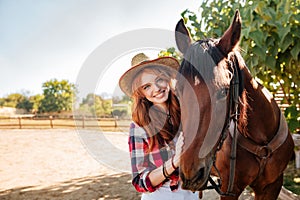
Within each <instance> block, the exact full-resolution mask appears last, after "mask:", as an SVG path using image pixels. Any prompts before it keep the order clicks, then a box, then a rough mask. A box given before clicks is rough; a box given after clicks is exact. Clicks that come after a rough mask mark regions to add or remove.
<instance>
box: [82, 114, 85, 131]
mask: <svg viewBox="0 0 300 200" xmlns="http://www.w3.org/2000/svg"><path fill="white" fill-rule="evenodd" d="M84 126H85V124H84V115H82V128H84Z"/></svg>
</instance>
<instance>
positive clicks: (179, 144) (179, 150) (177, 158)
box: [173, 132, 184, 168]
mask: <svg viewBox="0 0 300 200" xmlns="http://www.w3.org/2000/svg"><path fill="white" fill-rule="evenodd" d="M183 144H184V137H183V133H182V132H180V133H179V137H178V139H177V142H176V148H175V155H174V159H173V164H174V166H175V167H176V168H177V167H179V164H180V156H181V154H182V147H183Z"/></svg>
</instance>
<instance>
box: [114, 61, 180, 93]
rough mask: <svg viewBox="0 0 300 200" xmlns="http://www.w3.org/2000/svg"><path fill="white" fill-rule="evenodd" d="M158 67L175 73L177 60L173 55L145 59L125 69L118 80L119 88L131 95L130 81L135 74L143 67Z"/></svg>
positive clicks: (177, 66)
mask: <svg viewBox="0 0 300 200" xmlns="http://www.w3.org/2000/svg"><path fill="white" fill-rule="evenodd" d="M154 66H155V67H160V68H162V69H164V70H165V71H167V72H169V73H170V74H171V75H174V77H175V75H176V73H177V72H178V69H179V66H180V65H179V62H178V61H177V60H176V59H175V58H173V57H161V58H157V59H154V60H147V61H144V62H142V63H140V64H138V65H135V66H133V67H131V68H130V69H129V70H127V71H126V72H125V73H124V74H123V75H122V76H121V78H120V80H119V86H120V88H121V90H122V91H123V92H124V93H125V94H126V95H127V96H129V97H131V96H132V93H133V92H132V83H133V81H134V79H135V77H136V75H137V74H138V73H139V72H140V71H142V70H143V69H145V68H149V67H154Z"/></svg>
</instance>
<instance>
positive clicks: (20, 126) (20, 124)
mask: <svg viewBox="0 0 300 200" xmlns="http://www.w3.org/2000/svg"><path fill="white" fill-rule="evenodd" d="M18 119H19V128H20V129H22V123H21V119H22V118H21V117H18Z"/></svg>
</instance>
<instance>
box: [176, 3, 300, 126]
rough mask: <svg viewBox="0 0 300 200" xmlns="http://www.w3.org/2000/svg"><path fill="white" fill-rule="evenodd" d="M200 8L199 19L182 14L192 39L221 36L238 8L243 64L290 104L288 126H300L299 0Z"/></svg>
mask: <svg viewBox="0 0 300 200" xmlns="http://www.w3.org/2000/svg"><path fill="white" fill-rule="evenodd" d="M200 9H201V11H202V12H201V20H199V19H198V17H197V15H196V13H193V12H191V11H189V10H186V11H184V12H183V13H182V17H183V18H184V20H185V22H186V24H187V25H188V28H189V30H190V32H191V35H192V36H193V38H194V39H195V40H199V39H203V38H210V37H214V38H218V37H220V36H221V35H222V34H223V33H224V31H225V30H226V29H227V27H228V26H229V25H230V22H231V20H232V19H231V18H232V16H234V12H235V10H236V9H239V10H240V13H241V16H242V19H243V26H242V37H241V42H240V46H241V49H242V54H243V57H244V58H245V61H246V64H247V66H248V67H249V69H250V71H251V73H252V75H254V76H255V77H257V78H258V79H259V80H260V82H261V83H262V84H263V85H264V86H265V87H267V88H268V89H269V90H270V91H272V92H274V93H275V92H277V91H278V90H281V91H283V93H284V100H283V101H284V103H287V104H289V105H290V107H289V108H287V109H286V111H285V115H286V117H287V119H288V123H289V127H290V129H291V130H292V131H294V130H296V129H297V128H298V129H299V128H300V127H299V120H297V119H299V118H300V114H299V110H297V109H299V102H300V100H299V95H300V89H299V86H300V67H299V65H300V54H299V53H300V43H299V39H300V25H299V23H300V1H299V0H296V1H295V0H283V1H282V0H263V1H260V0H252V1H245V2H240V1H235V0H227V1H223V0H214V1H211V0H204V1H203V3H202V6H201V7H200Z"/></svg>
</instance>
